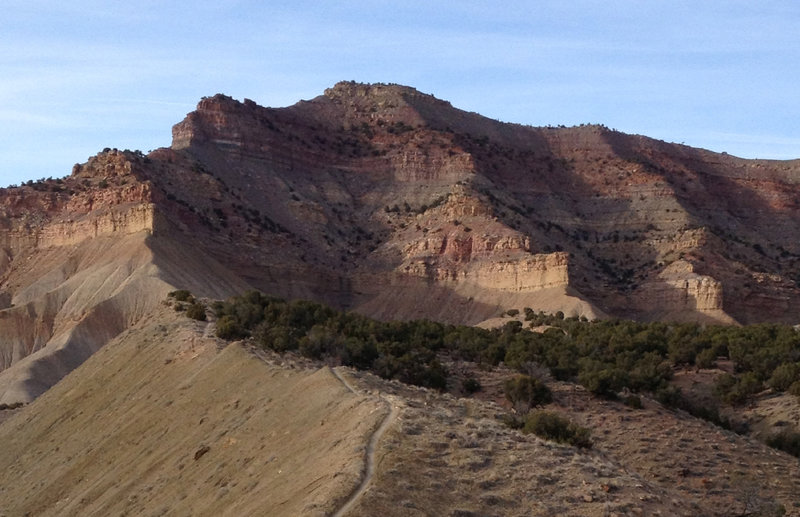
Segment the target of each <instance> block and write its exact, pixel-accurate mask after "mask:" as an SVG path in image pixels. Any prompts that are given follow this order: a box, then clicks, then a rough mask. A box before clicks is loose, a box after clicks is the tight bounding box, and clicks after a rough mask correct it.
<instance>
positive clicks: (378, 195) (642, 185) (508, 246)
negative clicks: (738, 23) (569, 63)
mask: <svg viewBox="0 0 800 517" xmlns="http://www.w3.org/2000/svg"><path fill="white" fill-rule="evenodd" d="M798 182H800V161H766V160H744V159H739V158H735V157H733V156H729V155H726V154H718V153H713V152H710V151H705V150H701V149H693V148H690V147H687V146H684V145H677V144H668V143H664V142H660V141H656V140H652V139H649V138H646V137H641V136H631V135H626V134H622V133H619V132H617V131H613V130H610V129H608V128H605V127H602V126H595V125H587V126H580V127H572V128H552V127H547V128H534V127H527V126H520V125H516V124H506V123H501V122H497V121H493V120H490V119H487V118H484V117H482V116H480V115H477V114H474V113H467V112H464V111H461V110H459V109H456V108H454V107H452V106H451V105H450V104H449V103H447V102H445V101H442V100H439V99H436V98H434V97H433V96H431V95H426V94H423V93H420V92H418V91H416V90H414V89H412V88H408V87H403V86H397V85H385V84H374V85H366V84H356V83H352V82H345V83H339V84H337V85H336V86H334V87H333V88H331V89H328V90H326V91H325V93H324V95H321V96H319V97H317V98H315V99H312V100H310V101H301V102H299V103H298V104H295V105H293V106H290V107H287V108H263V107H260V106H258V105H257V104H256V103H254V102H253V101H250V100H247V99H245V100H244V101H243V102H239V101H236V100H234V99H232V98H230V97H227V96H224V95H216V96H213V97H209V98H204V99H203V100H201V101H200V103H199V104H198V106H197V110H196V111H194V112H192V113H190V114H188V115H187V117H186V118H185V120H183V121H182V122H180V123H179V124H177V125H176V126H175V127H174V128H173V142H172V145H171V147H168V148H162V149H157V150H155V151H152V152H151V153H149V154H147V155H144V154H142V153H139V152H130V151H117V150H105V151H103V152H101V153H100V154H98V155H97V156H95V157H93V158H91V159H89V161H88V162H87V163H85V164H79V165H76V166H75V168H74V170H73V172H72V174H71V175H70V176H68V177H66V178H63V179H57V180H48V181H43V182H37V183H31V184H28V185H23V186H20V187H11V188H6V189H2V190H0V245H2V251H3V252H2V254H0V303H2V307H3V309H2V310H0V334H2V336H3V340H2V342H0V369H2V370H3V371H2V372H0V402H8V403H10V402H16V401H27V400H30V399H32V398H33V397H35V396H37V395H39V394H40V393H42V392H43V391H44V390H46V389H47V387H49V386H50V385H52V384H53V383H55V382H56V381H57V380H58V379H59V378H61V377H62V376H63V375H64V374H65V373H66V372H68V371H69V370H71V369H72V368H74V367H75V366H77V364H80V362H82V361H83V360H85V358H86V357H88V356H89V355H90V354H91V353H92V352H94V351H95V350H97V349H98V348H99V347H100V346H102V345H103V344H104V343H105V342H107V341H108V340H110V339H111V338H112V337H113V336H114V335H117V334H119V333H120V332H122V331H123V330H124V329H125V328H127V327H128V326H129V325H130V324H131V323H132V322H134V321H136V320H137V319H138V318H140V317H141V315H142V314H144V313H146V312H147V311H148V310H150V308H152V306H153V305H154V304H157V303H159V301H160V300H161V299H163V297H164V295H165V293H166V292H168V291H169V290H171V289H176V288H189V289H191V290H192V291H193V292H195V294H197V295H201V296H214V297H224V296H226V295H228V294H232V293H234V292H237V291H241V290H244V289H247V288H256V289H260V290H263V291H265V292H269V293H272V294H275V295H279V296H284V297H291V298H312V299H316V300H320V301H324V302H327V303H331V304H333V305H335V306H338V307H343V308H349V309H354V310H357V311H360V312H363V313H365V314H368V315H371V316H377V317H381V318H387V319H388V318H393V319H403V318H421V317H427V318H433V319H438V320H444V321H450V322H457V323H468V324H474V323H478V322H480V321H483V320H486V319H488V318H491V317H493V316H496V315H497V314H498V313H499V312H500V311H501V310H505V309H510V308H518V309H522V308H523V307H531V308H532V309H534V310H545V311H551V312H555V311H559V310H560V311H563V312H564V313H565V314H567V315H583V316H587V317H590V318H591V317H597V316H617V317H630V318H636V319H644V320H653V319H674V320H697V321H705V322H719V323H753V322H761V321H774V322H784V323H797V322H798V321H797V320H798V316H797V310H796V307H797V303H798V301H800V287H798V284H799V283H800V210H798V208H799V207H798V204H799V203H800V197H798Z"/></svg>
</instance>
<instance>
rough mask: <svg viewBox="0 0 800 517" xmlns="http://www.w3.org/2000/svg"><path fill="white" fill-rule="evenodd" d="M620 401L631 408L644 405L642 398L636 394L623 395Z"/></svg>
mask: <svg viewBox="0 0 800 517" xmlns="http://www.w3.org/2000/svg"><path fill="white" fill-rule="evenodd" d="M622 402H623V403H624V404H625V405H626V406H628V407H630V408H633V409H642V408H643V407H644V406H643V405H642V399H641V398H639V397H638V396H636V395H628V396H627V397H625V398H624V399H623V400H622Z"/></svg>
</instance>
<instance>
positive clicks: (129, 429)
mask: <svg viewBox="0 0 800 517" xmlns="http://www.w3.org/2000/svg"><path fill="white" fill-rule="evenodd" d="M203 325H204V324H201V323H195V322H192V321H191V320H186V319H183V318H180V319H179V318H178V317H177V316H176V315H175V314H174V313H172V311H171V309H166V308H164V309H162V310H161V313H160V314H159V315H157V316H153V317H147V318H146V321H143V322H142V323H140V324H139V325H137V326H135V327H134V328H133V329H131V330H128V331H126V332H124V333H123V334H122V335H121V336H120V337H118V338H116V339H115V340H113V341H112V342H111V343H109V344H108V345H107V346H105V347H104V348H103V349H101V350H100V351H99V352H98V353H96V354H95V355H93V356H92V357H91V358H89V360H87V361H86V362H85V363H84V364H83V365H82V366H81V367H79V368H78V369H76V370H75V371H74V372H72V373H71V374H70V375H69V376H67V377H66V378H64V380H63V381H62V382H60V383H59V384H58V385H56V386H55V387H54V388H52V389H51V390H49V391H48V392H47V393H46V394H44V395H43V396H41V397H40V398H39V399H37V400H36V401H35V402H34V403H32V404H31V405H30V406H28V407H26V408H25V409H24V410H23V411H22V412H20V413H19V414H17V415H16V416H15V417H14V418H12V419H10V420H9V421H7V422H5V423H4V424H3V425H2V426H0V442H2V443H3V444H4V445H3V447H2V448H1V450H0V472H2V473H3V474H2V475H1V477H2V481H0V501H2V504H0V513H3V514H7V515H23V514H26V513H30V514H31V515H58V516H63V515H81V516H84V515H123V514H128V515H154V514H159V515H161V514H167V515H266V514H267V513H265V512H268V513H269V515H287V516H288V515H292V516H294V515H323V514H326V513H330V512H331V511H333V510H334V509H335V507H336V505H337V504H338V503H339V502H340V501H342V500H343V499H344V498H346V497H347V495H348V494H349V493H350V492H351V491H352V490H353V489H354V487H355V486H356V485H357V483H358V480H359V478H360V475H361V469H362V467H363V459H364V456H363V447H364V445H365V444H366V443H367V441H368V438H369V435H370V433H371V431H372V430H373V429H374V427H375V426H376V425H377V423H378V422H379V421H380V420H381V418H382V416H383V413H384V411H385V408H384V406H382V405H381V403H380V401H379V400H376V399H373V398H370V397H365V396H360V395H355V394H353V393H352V392H350V391H349V390H348V389H347V388H346V387H345V386H344V385H343V384H342V383H341V382H340V381H339V380H338V379H337V378H336V377H335V376H333V375H332V374H331V373H330V371H329V370H327V369H322V370H304V369H289V368H280V367H278V366H276V365H271V364H269V363H268V362H266V361H264V360H262V359H259V358H257V357H256V356H254V355H252V354H251V353H250V352H248V351H246V350H245V349H243V348H241V347H240V346H238V345H235V344H234V345H230V346H227V347H226V348H223V349H219V348H218V342H217V341H216V340H215V339H213V338H210V337H203V336H202V332H203V330H204V328H203Z"/></svg>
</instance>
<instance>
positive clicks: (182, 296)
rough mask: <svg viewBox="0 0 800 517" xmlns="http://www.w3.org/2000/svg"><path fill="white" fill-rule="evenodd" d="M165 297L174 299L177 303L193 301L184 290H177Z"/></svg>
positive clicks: (190, 294) (189, 294)
mask: <svg viewBox="0 0 800 517" xmlns="http://www.w3.org/2000/svg"><path fill="white" fill-rule="evenodd" d="M167 296H169V297H170V298H174V299H175V301H177V302H191V301H192V300H193V297H192V293H190V292H189V291H187V290H186V289H178V290H177V291H172V292H170V293H169V294H168V295H167Z"/></svg>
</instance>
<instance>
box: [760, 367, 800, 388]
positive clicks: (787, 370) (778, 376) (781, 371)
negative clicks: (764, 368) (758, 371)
mask: <svg viewBox="0 0 800 517" xmlns="http://www.w3.org/2000/svg"><path fill="white" fill-rule="evenodd" d="M797 381H800V363H784V364H782V365H780V366H778V367H777V368H775V371H773V372H772V376H771V377H770V378H769V380H768V381H767V384H768V385H769V387H770V388H772V389H774V390H777V391H786V390H788V389H789V387H790V386H791V385H792V384H794V383H795V382H797Z"/></svg>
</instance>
